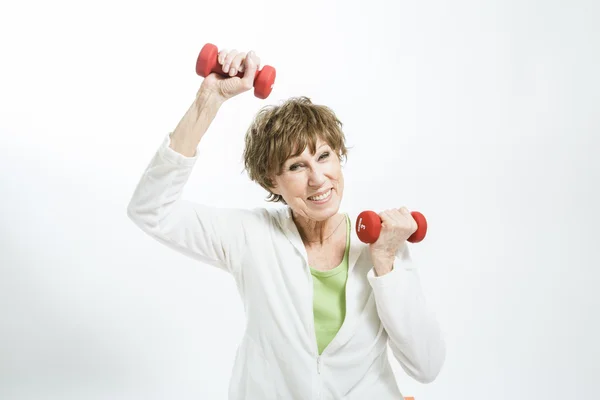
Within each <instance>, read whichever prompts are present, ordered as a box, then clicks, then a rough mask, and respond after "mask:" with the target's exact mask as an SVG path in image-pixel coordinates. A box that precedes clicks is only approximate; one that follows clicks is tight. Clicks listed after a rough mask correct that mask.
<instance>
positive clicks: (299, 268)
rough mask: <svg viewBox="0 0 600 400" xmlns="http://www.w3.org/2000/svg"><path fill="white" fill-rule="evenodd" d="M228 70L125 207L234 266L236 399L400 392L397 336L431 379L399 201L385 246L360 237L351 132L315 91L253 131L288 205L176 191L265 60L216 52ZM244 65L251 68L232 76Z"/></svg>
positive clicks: (425, 325) (255, 147) (273, 110)
mask: <svg viewBox="0 0 600 400" xmlns="http://www.w3.org/2000/svg"><path fill="white" fill-rule="evenodd" d="M219 62H220V63H221V65H223V71H224V72H225V73H228V74H229V77H221V76H218V75H216V74H212V75H209V76H207V77H206V78H205V79H204V81H203V82H202V85H201V87H200V89H199V90H198V92H197V95H196V99H195V100H194V102H193V104H192V105H191V107H190V108H189V109H188V110H187V112H186V113H185V115H184V116H183V118H182V119H181V121H180V122H179V124H178V125H177V127H176V129H175V130H174V131H173V132H172V133H171V134H169V135H167V136H166V137H165V139H164V142H163V143H162V145H161V146H160V148H159V149H158V151H157V153H156V155H155V156H154V157H153V159H152V160H151V162H150V164H149V165H148V167H147V169H146V170H145V172H144V174H143V175H142V177H141V180H140V182H139V184H138V186H137V188H136V190H135V193H134V194H133V198H132V199H131V202H130V204H129V206H128V215H129V217H130V218H131V219H132V220H133V222H135V224H136V225H137V226H139V227H140V228H141V229H142V230H143V231H144V232H146V233H147V234H149V235H150V236H151V237H153V238H154V239H156V240H158V241H159V242H161V243H163V244H165V245H167V246H169V247H171V248H172V249H174V250H176V251H178V252H181V253H183V254H186V255H188V256H190V257H193V258H195V259H196V260H198V261H201V262H202V263H204V264H209V265H212V266H215V267H218V268H221V269H223V270H225V271H227V272H229V273H230V274H231V275H232V276H233V278H234V279H235V282H236V284H237V287H238V288H239V291H240V294H241V297H242V300H243V302H244V307H245V311H246V317H247V325H246V331H245V334H244V337H243V340H242V342H241V344H240V345H239V348H238V352H237V357H236V360H235V365H234V368H233V371H232V377H231V383H230V388H229V398H230V399H253V400H267V399H302V400H307V399H360V400H364V399H377V400H385V399H401V398H402V395H401V393H400V390H399V389H398V387H397V385H396V381H395V379H394V374H393V371H392V369H391V365H390V362H389V360H388V352H387V349H388V345H389V348H390V349H391V353H392V354H393V356H394V358H395V359H396V360H397V361H398V362H399V364H400V365H401V366H402V368H403V369H404V371H406V373H407V374H408V375H410V376H411V377H413V378H414V379H416V380H417V381H419V382H422V383H427V382H431V381H433V380H434V379H435V378H436V376H437V375H438V373H439V372H440V369H441V368H442V365H443V363H444V360H445V344H444V340H443V337H442V334H441V330H440V327H439V324H438V322H437V320H436V318H435V316H434V314H433V313H432V312H431V311H430V310H429V309H428V306H427V304H426V301H425V299H424V295H423V291H422V289H421V286H420V281H419V275H418V272H417V269H416V268H415V266H414V265H413V263H412V261H411V257H410V254H409V248H408V245H407V242H406V239H407V238H408V237H409V236H410V235H411V234H412V233H413V232H414V231H415V230H416V223H415V221H414V220H413V218H412V216H411V214H410V213H409V212H408V210H407V209H406V208H404V207H402V208H400V209H390V210H387V211H385V212H382V213H381V214H380V217H381V220H382V231H381V234H380V237H379V239H378V240H377V242H375V243H373V244H369V245H367V244H364V243H362V242H360V241H359V240H358V237H357V236H356V233H355V231H354V229H352V225H353V224H352V221H354V220H355V218H356V215H354V214H350V213H340V211H339V206H340V201H341V199H342V196H343V193H344V177H343V174H342V169H341V161H342V159H344V158H345V156H346V147H345V145H344V134H343V132H342V130H341V123H340V121H339V120H338V119H337V118H336V116H335V114H334V113H333V112H332V111H331V110H330V109H328V108H327V107H324V106H319V105H315V104H313V103H312V102H311V101H310V100H309V99H307V98H304V97H302V98H293V99H290V100H288V101H286V102H284V103H283V104H281V105H279V106H270V107H265V108H263V109H262V110H261V111H260V112H259V113H258V115H257V116H256V119H255V121H254V122H253V123H252V125H251V126H250V128H249V129H248V132H247V134H246V143H245V144H246V147H245V150H244V158H245V166H246V169H247V171H248V174H249V176H250V178H251V179H252V180H253V181H255V182H257V183H258V184H260V185H261V186H262V187H263V188H264V189H265V190H267V191H268V192H269V200H270V201H274V202H281V203H282V207H270V208H257V209H249V210H246V209H225V208H219V207H212V206H206V205H201V204H196V203H193V202H190V201H187V200H184V199H182V198H181V193H182V190H183V188H184V186H185V184H186V183H187V180H188V178H189V176H190V173H191V172H192V168H193V167H194V164H195V162H196V160H197V153H196V149H197V146H198V145H199V142H200V140H201V139H202V137H203V136H204V134H205V133H206V132H207V130H208V127H209V125H210V124H211V122H212V120H213V119H214V118H215V116H216V114H217V112H218V110H219V108H220V107H221V106H222V105H223V104H224V102H225V101H226V100H227V99H230V98H231V97H233V96H236V95H238V94H241V93H243V92H246V91H248V90H249V89H251V88H252V82H253V77H254V75H255V72H256V70H257V68H258V66H259V65H260V60H259V58H258V57H257V56H256V54H254V53H253V52H249V53H248V54H246V53H242V52H237V51H221V53H219ZM238 71H242V72H244V77H243V78H239V77H236V76H235V75H236V74H237V72H238Z"/></svg>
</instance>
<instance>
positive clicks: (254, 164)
mask: <svg viewBox="0 0 600 400" xmlns="http://www.w3.org/2000/svg"><path fill="white" fill-rule="evenodd" d="M318 138H320V139H321V140H323V141H324V142H326V143H327V144H328V145H329V146H330V147H331V149H332V150H333V151H334V152H335V153H336V154H337V156H338V157H339V159H340V161H341V160H344V159H345V158H346V156H347V152H348V149H347V148H346V145H345V137H344V132H343V131H342V123H341V122H340V120H339V119H338V118H337V117H336V115H335V113H334V112H333V111H332V110H331V109H330V108H329V107H326V106H323V105H317V104H313V103H312V101H311V100H310V99H309V98H308V97H305V96H302V97H292V98H290V99H288V100H286V101H285V102H283V104H281V105H278V106H274V105H271V106H265V107H263V108H262V109H261V110H260V111H259V112H258V113H257V115H256V117H255V119H254V121H253V122H252V124H251V125H250V127H249V128H248V130H247V132H246V138H245V142H246V143H245V148H244V154H243V157H244V166H245V169H246V171H247V172H248V175H249V177H250V179H251V180H252V181H254V182H257V183H258V184H259V185H260V186H262V187H263V188H264V189H265V190H267V191H268V192H269V196H268V198H267V201H271V202H282V203H284V204H285V201H284V200H283V197H282V196H280V195H277V194H275V193H273V192H271V190H270V188H272V187H274V182H273V180H272V177H274V175H279V174H281V173H282V172H283V169H282V168H283V165H284V164H285V162H286V161H287V160H288V159H289V158H290V157H296V156H299V155H300V154H302V152H303V151H304V149H306V148H307V147H308V148H309V149H310V151H311V152H312V153H313V154H314V153H315V151H316V145H317V139H318Z"/></svg>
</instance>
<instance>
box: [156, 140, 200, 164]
mask: <svg viewBox="0 0 600 400" xmlns="http://www.w3.org/2000/svg"><path fill="white" fill-rule="evenodd" d="M171 134H172V132H169V134H167V136H166V137H165V138H164V140H163V142H162V144H161V146H160V155H161V156H162V157H163V158H164V159H165V160H167V161H168V162H170V163H172V164H175V165H183V166H188V167H191V166H193V165H194V164H195V163H196V160H198V151H196V154H195V155H194V156H193V157H187V156H184V155H183V154H181V153H178V152H176V151H175V150H173V149H172V148H171V147H170V145H171Z"/></svg>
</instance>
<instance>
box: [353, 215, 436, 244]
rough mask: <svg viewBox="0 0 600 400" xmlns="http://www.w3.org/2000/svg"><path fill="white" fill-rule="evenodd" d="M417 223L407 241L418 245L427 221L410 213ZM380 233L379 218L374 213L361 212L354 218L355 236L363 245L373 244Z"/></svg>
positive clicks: (424, 232)
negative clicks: (415, 228)
mask: <svg viewBox="0 0 600 400" xmlns="http://www.w3.org/2000/svg"><path fill="white" fill-rule="evenodd" d="M410 214H411V215H412V217H413V218H414V219H415V221H416V223H417V230H416V231H415V232H414V233H413V234H412V235H410V237H409V238H408V239H407V240H408V241H409V242H411V243H418V242H420V241H421V240H423V239H424V238H425V235H426V234H427V220H426V219H425V216H424V215H423V214H421V213H420V212H418V211H412V212H411V213H410ZM380 233H381V218H380V217H379V215H378V214H377V213H376V212H374V211H363V212H361V213H360V214H358V217H357V218H356V234H357V235H358V238H359V239H360V240H361V241H362V242H364V243H375V242H376V241H377V239H378V238H379V234H380Z"/></svg>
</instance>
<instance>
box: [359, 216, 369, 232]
mask: <svg viewBox="0 0 600 400" xmlns="http://www.w3.org/2000/svg"><path fill="white" fill-rule="evenodd" d="M362 229H367V227H366V226H365V225H363V223H362V218H360V219H359V220H358V232H360V231H361V230H362Z"/></svg>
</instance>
